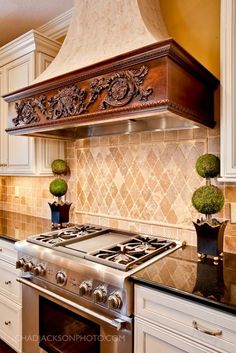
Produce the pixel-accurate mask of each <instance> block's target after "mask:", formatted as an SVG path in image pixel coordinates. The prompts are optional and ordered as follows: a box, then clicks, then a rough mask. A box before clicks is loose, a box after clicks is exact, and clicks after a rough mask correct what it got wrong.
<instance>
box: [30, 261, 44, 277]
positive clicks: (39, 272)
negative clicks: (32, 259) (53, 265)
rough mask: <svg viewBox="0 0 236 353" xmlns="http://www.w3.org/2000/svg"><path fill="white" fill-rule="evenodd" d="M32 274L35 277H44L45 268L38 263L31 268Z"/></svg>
mask: <svg viewBox="0 0 236 353" xmlns="http://www.w3.org/2000/svg"><path fill="white" fill-rule="evenodd" d="M32 273H33V274H34V275H35V276H44V275H45V274H46V268H45V266H44V265H43V264H41V263H39V264H38V265H36V266H34V267H33V269H32Z"/></svg>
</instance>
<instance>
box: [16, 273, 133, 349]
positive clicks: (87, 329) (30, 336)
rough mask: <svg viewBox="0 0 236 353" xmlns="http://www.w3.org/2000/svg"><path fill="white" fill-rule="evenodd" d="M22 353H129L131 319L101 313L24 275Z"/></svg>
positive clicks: (21, 279) (131, 340) (130, 347)
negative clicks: (111, 316)
mask: <svg viewBox="0 0 236 353" xmlns="http://www.w3.org/2000/svg"><path fill="white" fill-rule="evenodd" d="M18 281H19V282H20V283H22V284H23V290H22V293H23V298H22V300H23V313H22V316H23V324H22V328H23V330H22V331H23V334H22V346H23V353H43V352H48V353H108V352H109V353H123V352H125V353H132V346H133V344H132V342H133V337H132V332H133V330H132V319H131V318H128V317H127V320H125V321H123V320H121V319H117V318H113V319H110V318H109V317H107V316H103V315H101V314H100V313H97V312H93V311H92V310H91V309H88V308H86V307H84V306H81V305H79V304H77V303H75V302H72V301H70V300H68V299H66V298H64V297H63V296H60V295H58V294H56V293H54V292H53V291H51V290H48V289H46V288H45V287H41V286H39V285H38V284H35V283H33V282H31V281H30V280H29V279H26V278H19V279H18Z"/></svg>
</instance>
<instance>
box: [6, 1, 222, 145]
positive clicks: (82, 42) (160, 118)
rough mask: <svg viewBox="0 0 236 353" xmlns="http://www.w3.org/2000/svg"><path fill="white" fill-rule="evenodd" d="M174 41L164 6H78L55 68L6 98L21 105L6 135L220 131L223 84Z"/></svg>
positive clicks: (123, 3) (115, 3)
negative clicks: (217, 98) (218, 103)
mask: <svg viewBox="0 0 236 353" xmlns="http://www.w3.org/2000/svg"><path fill="white" fill-rule="evenodd" d="M147 3H148V5H149V6H147ZM117 14H120V16H118V15H117ZM127 14H129V16H127ZM130 14H132V16H130ZM94 18H96V21H94ZM89 19H92V21H93V23H90V25H89V23H88V22H86V21H89ZM106 21H107V22H106ZM146 23H147V24H148V28H147V26H146ZM94 29H96V31H95V30H94ZM94 33H96V37H95V34H94ZM167 37H168V35H167V31H166V29H165V26H164V23H163V20H162V17H161V12H160V8H159V2H158V1H157V0H155V1H154V0H153V1H152V0H148V2H147V0H126V1H123V0H117V1H113V0H98V1H96V2H94V0H86V1H85V0H75V12H74V16H73V18H72V23H71V26H70V28H69V31H68V35H67V37H66V40H65V42H64V44H63V46H62V49H61V51H60V52H59V54H58V56H57V57H56V59H55V60H54V62H53V63H52V64H51V65H50V66H49V68H48V69H47V70H46V71H45V72H44V73H43V74H42V75H41V76H39V78H38V79H37V80H36V81H35V83H34V84H33V85H31V86H29V87H26V88H24V89H21V90H19V91H16V92H13V93H11V94H8V95H6V96H4V99H5V100H6V101H7V102H9V103H14V105H15V112H14V113H12V115H11V116H9V119H8V120H9V123H8V129H7V132H8V133H10V134H16V135H17V134H18V135H34V136H44V137H51V138H57V137H59V138H65V139H66V138H82V137H85V136H96V135H103V134H114V133H116V134H120V133H130V132H133V131H143V130H157V129H158V130H159V129H180V128H191V127H193V126H196V125H205V126H209V127H213V126H214V91H215V90H216V88H217V86H218V80H217V79H216V78H215V77H214V76H213V75H212V74H211V73H210V72H209V71H207V70H206V69H205V68H204V67H203V66H202V65H201V64H199V63H198V62H197V61H196V60H195V59H194V58H192V57H191V56H190V55H189V54H188V53H187V52H186V51H185V50H184V49H183V48H181V47H180V46H179V45H178V44H177V43H176V42H175V41H174V40H173V39H165V38H167ZM78 38H79V45H78ZM157 40H158V42H157ZM160 40H162V41H160ZM129 50H131V51H129ZM58 70H59V71H58ZM72 70H74V71H72Z"/></svg>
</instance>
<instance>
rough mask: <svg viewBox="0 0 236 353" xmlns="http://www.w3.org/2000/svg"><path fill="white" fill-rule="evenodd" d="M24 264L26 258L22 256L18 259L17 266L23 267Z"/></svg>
mask: <svg viewBox="0 0 236 353" xmlns="http://www.w3.org/2000/svg"><path fill="white" fill-rule="evenodd" d="M24 264H25V259H24V258H21V259H19V260H17V261H16V268H21V269H22V268H23V266H24Z"/></svg>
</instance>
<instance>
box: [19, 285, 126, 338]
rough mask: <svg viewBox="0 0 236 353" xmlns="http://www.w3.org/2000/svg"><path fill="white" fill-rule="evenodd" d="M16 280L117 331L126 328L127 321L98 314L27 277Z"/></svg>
mask: <svg viewBox="0 0 236 353" xmlns="http://www.w3.org/2000/svg"><path fill="white" fill-rule="evenodd" d="M16 280H17V282H20V283H22V284H25V285H26V286H28V287H30V288H33V289H35V290H37V291H39V292H41V293H44V294H46V295H48V296H50V297H52V298H54V299H57V300H59V301H61V302H62V303H64V304H66V305H69V306H71V307H73V308H75V309H77V310H79V311H81V312H82V313H85V314H87V315H90V316H92V317H94V318H96V319H98V320H99V321H102V322H105V323H106V324H108V325H110V326H112V327H114V328H115V329H116V330H117V331H120V330H121V329H123V328H126V326H127V324H128V322H127V321H125V320H122V319H118V318H116V319H113V320H112V319H109V318H108V317H106V316H104V315H101V314H98V313H96V312H94V311H92V310H90V309H87V308H85V307H83V306H82V305H79V304H76V303H74V302H72V301H71V300H68V299H65V298H63V297H61V296H60V295H58V294H56V293H53V292H51V291H49V290H48V289H46V288H42V287H40V286H38V285H37V284H35V283H32V282H30V281H29V280H27V279H24V278H17V279H16Z"/></svg>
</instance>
